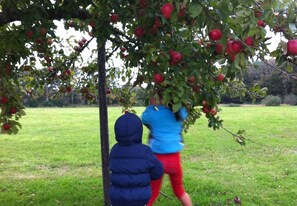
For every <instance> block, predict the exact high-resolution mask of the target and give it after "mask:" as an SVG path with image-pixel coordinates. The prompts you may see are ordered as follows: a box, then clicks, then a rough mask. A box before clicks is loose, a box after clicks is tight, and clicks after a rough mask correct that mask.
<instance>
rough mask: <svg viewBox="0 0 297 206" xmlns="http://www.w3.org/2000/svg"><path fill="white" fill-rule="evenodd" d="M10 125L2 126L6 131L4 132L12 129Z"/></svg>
mask: <svg viewBox="0 0 297 206" xmlns="http://www.w3.org/2000/svg"><path fill="white" fill-rule="evenodd" d="M10 127H11V126H10V124H8V123H5V124H3V126H2V128H3V129H4V130H9V129H10Z"/></svg>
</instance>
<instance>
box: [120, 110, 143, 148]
mask: <svg viewBox="0 0 297 206" xmlns="http://www.w3.org/2000/svg"><path fill="white" fill-rule="evenodd" d="M142 131H143V129H142V121H141V120H140V118H139V117H138V116H137V115H135V114H133V113H125V114H123V115H122V116H120V117H119V118H118V119H117V121H116V123H115V125H114V132H115V136H116V140H117V141H118V143H119V144H121V145H133V144H139V143H141V139H142Z"/></svg>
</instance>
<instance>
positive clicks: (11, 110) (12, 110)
mask: <svg viewBox="0 0 297 206" xmlns="http://www.w3.org/2000/svg"><path fill="white" fill-rule="evenodd" d="M17 111H18V110H17V108H15V107H12V108H11V109H10V114H15V113H17Z"/></svg>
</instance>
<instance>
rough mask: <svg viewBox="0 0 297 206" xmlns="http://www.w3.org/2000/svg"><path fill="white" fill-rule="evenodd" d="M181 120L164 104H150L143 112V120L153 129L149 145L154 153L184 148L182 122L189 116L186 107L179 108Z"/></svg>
mask: <svg viewBox="0 0 297 206" xmlns="http://www.w3.org/2000/svg"><path fill="white" fill-rule="evenodd" d="M179 114H180V117H181V120H179V121H178V120H176V118H175V115H174V113H173V112H172V110H171V109H169V108H168V107H165V106H163V105H157V106H154V105H149V106H148V107H147V108H146V109H145V111H144V112H143V113H142V117H141V118H142V122H143V124H144V125H146V126H148V127H149V128H150V131H151V137H152V138H151V139H150V141H149V145H150V147H151V149H152V150H153V152H154V153H158V154H170V153H176V152H179V151H180V150H182V149H183V147H184V144H183V142H182V129H183V128H182V123H183V120H185V119H186V118H187V115H188V113H187V111H186V109H185V108H184V107H182V108H181V109H180V110H179Z"/></svg>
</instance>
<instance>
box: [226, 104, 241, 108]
mask: <svg viewBox="0 0 297 206" xmlns="http://www.w3.org/2000/svg"><path fill="white" fill-rule="evenodd" d="M228 106H229V107H240V106H241V104H235V103H230V104H229V105H228Z"/></svg>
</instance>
